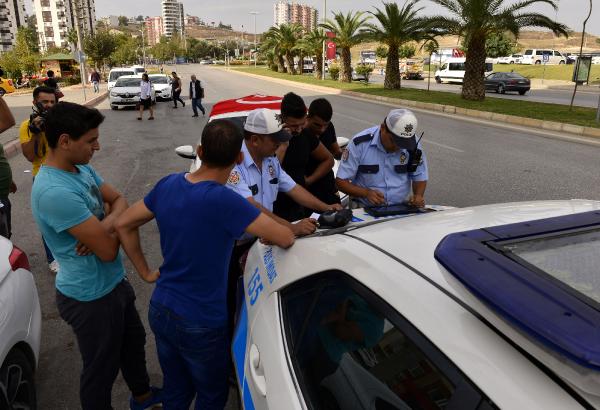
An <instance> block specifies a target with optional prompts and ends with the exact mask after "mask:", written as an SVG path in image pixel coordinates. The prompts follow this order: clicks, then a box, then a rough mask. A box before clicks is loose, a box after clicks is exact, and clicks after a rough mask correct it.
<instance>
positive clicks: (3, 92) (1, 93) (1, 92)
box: [0, 88, 6, 97]
mask: <svg viewBox="0 0 600 410" xmlns="http://www.w3.org/2000/svg"><path fill="white" fill-rule="evenodd" d="M4 94H6V90H4V88H0V97H2V96H3V95H4Z"/></svg>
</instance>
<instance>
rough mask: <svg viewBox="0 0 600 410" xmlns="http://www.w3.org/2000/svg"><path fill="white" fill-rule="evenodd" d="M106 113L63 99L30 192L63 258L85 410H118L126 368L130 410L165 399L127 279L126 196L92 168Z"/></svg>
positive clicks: (49, 122)
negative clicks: (118, 228) (122, 232)
mask: <svg viewBox="0 0 600 410" xmlns="http://www.w3.org/2000/svg"><path fill="white" fill-rule="evenodd" d="M103 120H104V116H103V115H102V114H100V111H98V110H96V109H93V108H88V107H84V106H82V105H78V104H74V103H68V102H64V103H61V104H57V105H55V106H54V107H53V108H52V109H50V110H49V112H48V114H47V117H46V139H47V141H48V146H49V148H50V150H49V152H48V157H47V158H46V162H45V163H44V165H42V167H41V169H40V172H39V173H38V175H37V177H36V178H35V181H34V183H33V188H32V190H31V210H32V212H33V216H34V219H35V222H36V223H37V225H38V227H39V229H40V230H41V231H42V233H43V235H44V238H46V241H47V242H48V246H49V247H50V249H51V250H52V252H53V253H54V255H55V256H56V258H57V259H58V261H59V263H60V270H59V271H58V274H57V276H56V281H55V286H56V305H57V307H58V312H59V314H60V316H61V317H62V319H63V320H64V321H65V322H67V323H68V324H69V325H70V326H71V328H72V329H73V332H74V333H75V336H76V337H77V343H78V346H79V352H80V354H81V358H82V361H83V370H82V371H81V374H80V387H79V396H80V401H81V408H82V409H83V410H91V409H93V410H96V409H97V410H106V409H111V408H112V407H111V391H112V386H113V383H114V381H115V379H116V377H117V375H118V373H119V369H120V370H121V372H122V375H123V378H124V379H125V383H127V386H128V387H129V390H130V391H131V394H132V396H131V397H130V401H129V405H130V408H131V409H134V410H137V409H145V408H148V407H151V406H152V405H154V404H157V403H160V401H161V399H160V389H157V388H155V387H151V386H150V385H149V377H148V372H147V370H146V353H145V350H144V345H145V342H146V332H145V330H144V325H143V324H142V321H141V320H140V317H139V315H138V312H137V310H136V307H135V293H134V291H133V288H132V286H131V285H130V283H129V282H128V281H127V278H126V277H125V268H124V266H123V261H122V260H121V255H120V253H119V240H118V238H117V237H116V235H114V234H113V233H114V224H115V221H116V219H117V217H118V216H119V215H120V214H121V213H122V212H123V211H124V210H125V209H126V208H127V201H126V200H125V198H124V197H123V195H122V194H121V193H120V192H118V191H117V190H116V189H115V188H114V187H112V186H111V185H110V184H108V183H106V182H104V180H103V179H102V178H101V177H100V175H99V174H98V173H97V172H96V171H95V170H94V169H93V168H92V167H91V166H90V165H88V164H89V161H90V160H91V159H92V156H93V154H94V152H95V151H97V150H99V149H100V145H99V142H98V137H99V127H100V124H101V123H102V121H103Z"/></svg>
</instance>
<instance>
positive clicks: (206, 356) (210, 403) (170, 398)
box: [148, 302, 231, 410]
mask: <svg viewBox="0 0 600 410" xmlns="http://www.w3.org/2000/svg"><path fill="white" fill-rule="evenodd" d="M148 320H149V322H150V327H151V328H152V331H153V332H154V337H155V339H156V350H157V353H158V361H159V362H160V367H161V369H162V372H163V396H164V398H163V407H164V409H165V410H180V409H189V407H190V405H191V403H192V401H193V400H194V397H196V406H195V409H196V410H199V409H202V410H205V409H215V410H216V409H219V410H222V409H223V408H224V407H225V404H226V403H227V395H228V393H229V386H228V379H227V378H228V376H229V370H230V362H231V357H230V350H229V346H230V343H229V337H228V331H227V326H223V327H222V328H207V327H204V326H202V325H200V324H198V323H195V322H194V321H191V320H186V319H184V318H182V317H179V316H177V315H176V314H175V313H173V312H172V311H171V310H170V309H168V308H167V307H166V306H163V305H161V304H159V303H155V302H150V308H149V310H148Z"/></svg>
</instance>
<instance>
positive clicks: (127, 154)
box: [10, 65, 600, 410]
mask: <svg viewBox="0 0 600 410" xmlns="http://www.w3.org/2000/svg"><path fill="white" fill-rule="evenodd" d="M176 70H177V71H178V72H179V74H180V75H182V77H183V79H184V82H187V81H188V80H189V75H190V74H191V73H195V74H197V75H198V77H199V78H200V79H201V80H202V81H203V82H204V86H205V89H206V96H207V99H206V100H205V106H206V107H207V108H210V106H211V105H212V103H214V102H215V101H218V100H221V99H225V98H233V97H239V96H243V95H248V94H251V93H255V92H260V93H264V94H276V95H277V94H278V95H281V94H283V93H285V92H287V91H295V92H297V93H298V94H300V95H302V96H303V97H305V100H306V102H307V103H309V102H310V101H311V100H312V99H314V98H316V97H321V95H317V94H315V93H313V92H310V91H306V90H302V89H293V88H290V87H286V86H282V85H279V84H275V83H271V82H268V81H264V80H259V79H253V78H252V79H251V78H249V77H245V76H242V75H240V74H236V73H230V72H227V71H224V70H219V69H214V68H207V67H200V66H193V65H183V66H178V67H177V68H176ZM327 98H329V99H330V101H331V102H332V104H333V106H334V110H335V114H334V119H333V121H334V124H335V126H336V129H337V132H338V135H339V136H346V137H349V136H352V135H353V134H355V133H357V132H359V131H361V130H363V129H365V128H367V127H368V126H370V125H372V124H377V123H380V122H381V121H382V119H383V118H384V117H385V115H386V113H387V112H388V110H389V108H390V107H388V106H384V105H380V104H377V103H372V102H364V101H361V100H357V99H350V98H345V97H340V96H328V97H327ZM98 108H99V109H100V110H101V111H102V113H103V114H104V115H105V116H106V120H105V122H104V124H103V125H102V126H101V128H100V131H101V133H100V134H101V136H100V144H101V150H100V151H99V152H98V153H96V155H95V156H94V158H93V160H92V165H93V166H94V167H95V168H96V169H97V170H98V171H99V172H100V174H101V175H102V176H103V177H104V178H105V180H106V181H107V182H109V183H111V184H113V185H114V186H115V187H116V188H117V189H118V190H120V191H121V192H123V193H124V194H125V196H126V198H127V199H128V200H129V202H130V203H133V202H135V201H137V200H139V199H141V198H142V197H143V196H144V194H146V193H147V192H148V191H149V190H150V188H151V187H152V186H153V184H154V183H155V182H156V181H157V180H158V179H160V178H161V177H162V176H164V175H166V174H169V173H173V172H180V171H183V170H186V169H187V168H188V166H189V162H188V161H186V160H183V159H181V158H178V157H177V156H176V155H175V154H174V151H173V150H174V148H175V147H176V146H178V145H183V144H194V143H196V141H197V140H198V139H199V136H200V133H201V130H202V126H203V125H204V123H205V121H206V119H205V118H202V117H199V118H192V117H191V115H192V112H191V109H190V106H189V104H187V105H186V107H185V109H182V108H179V109H177V110H173V109H172V108H170V103H168V102H163V103H159V104H158V105H157V106H156V113H155V117H156V121H154V122H149V121H147V120H144V121H143V122H140V121H137V120H136V119H135V117H136V113H135V112H133V111H131V110H128V111H118V112H117V111H111V110H110V109H109V107H108V102H107V101H104V102H103V103H101V104H100V105H99V106H98ZM417 117H418V119H419V121H420V126H419V128H420V129H421V130H422V131H425V136H424V138H423V141H424V146H425V150H426V154H427V156H428V160H429V164H430V182H429V187H428V190H427V195H426V197H427V200H428V202H429V203H437V204H445V205H454V206H467V205H477V204H487V203H495V202H506V201H520V200H531V199H565V198H589V199H597V200H600V172H599V166H598V165H599V163H598V158H600V147H599V146H593V145H587V144H579V143H573V142H566V141H562V140H557V139H550V138H545V137H542V136H540V135H538V134H534V133H531V132H526V131H519V130H507V129H502V128H497V127H495V126H493V125H489V124H481V123H475V122H470V121H464V120H461V119H458V118H456V117H453V116H439V115H434V114H429V113H423V112H418V113H417ZM17 120H19V119H17ZM10 163H11V166H12V169H13V173H14V179H15V181H16V183H17V184H18V186H19V191H18V193H17V194H16V195H14V196H12V197H11V200H12V202H13V221H14V222H13V241H14V242H15V244H17V245H18V246H19V247H21V248H22V249H24V250H25V252H26V253H27V255H28V256H29V258H30V262H31V266H32V271H33V272H34V275H35V277H36V282H37V286H38V290H39V294H40V301H41V305H42V313H43V328H42V331H43V335H42V347H41V359H40V364H39V370H38V395H39V403H40V405H39V407H40V408H44V409H53V410H54V409H57V410H58V409H77V408H79V404H78V384H79V383H78V378H79V371H80V368H81V361H80V358H79V353H78V350H77V346H76V341H75V338H74V336H73V334H72V332H71V330H70V328H69V327H68V326H67V325H66V324H65V323H64V322H63V321H62V320H61V319H60V317H59V316H58V313H57V310H56V307H55V303H54V297H55V291H54V283H53V282H54V276H53V275H52V274H50V273H49V271H48V269H47V265H46V263H45V257H44V256H43V253H44V252H43V248H42V244H41V239H40V236H39V234H38V231H37V228H36V226H35V224H34V222H33V218H32V216H31V207H30V202H29V197H30V191H31V173H29V172H28V170H29V169H30V167H29V164H28V163H27V161H26V160H25V159H24V158H23V157H22V156H17V157H15V158H13V159H11V160H10ZM142 238H143V246H144V249H145V251H146V254H147V255H148V257H149V261H150V263H151V265H153V266H158V265H159V264H160V262H161V255H160V247H159V239H158V235H157V228H156V225H154V224H150V225H148V226H146V227H144V228H143V229H142ZM127 267H128V271H131V266H130V264H129V263H128V262H127ZM130 279H131V281H132V283H133V284H134V287H135V289H136V292H137V296H138V301H137V303H138V309H139V310H140V314H141V316H142V318H143V320H144V322H145V324H146V329H147V332H148V340H147V345H146V350H147V361H148V368H149V371H150V375H151V380H152V382H153V383H154V384H156V385H160V384H161V372H160V368H159V366H158V362H157V359H156V353H155V346H154V340H153V337H152V332H151V331H150V329H149V327H148V325H147V320H146V314H147V306H148V301H149V297H150V294H151V292H152V286H150V285H147V284H144V283H142V282H141V281H140V280H139V279H138V278H137V276H136V275H135V274H130ZM128 396H129V393H128V392H127V389H126V387H125V384H124V382H123V381H122V379H121V378H120V377H119V379H118V381H117V383H116V384H115V388H114V393H113V406H114V407H115V409H117V410H119V409H126V408H127V399H128ZM235 403H236V400H235V397H234V395H233V394H232V396H231V400H230V403H229V405H228V408H230V409H233V408H235Z"/></svg>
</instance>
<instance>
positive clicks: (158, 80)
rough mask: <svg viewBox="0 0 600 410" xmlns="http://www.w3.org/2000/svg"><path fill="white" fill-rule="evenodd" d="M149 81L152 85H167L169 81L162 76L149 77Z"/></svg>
mask: <svg viewBox="0 0 600 410" xmlns="http://www.w3.org/2000/svg"><path fill="white" fill-rule="evenodd" d="M150 81H151V82H152V83H154V84H169V79H168V78H167V77H166V76H164V75H157V76H153V75H151V76H150Z"/></svg>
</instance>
